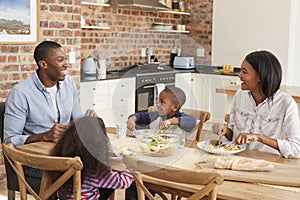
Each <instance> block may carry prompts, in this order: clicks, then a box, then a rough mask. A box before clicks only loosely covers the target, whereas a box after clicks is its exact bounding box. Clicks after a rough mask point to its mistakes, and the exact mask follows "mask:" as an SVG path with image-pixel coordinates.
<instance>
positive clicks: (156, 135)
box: [134, 129, 185, 157]
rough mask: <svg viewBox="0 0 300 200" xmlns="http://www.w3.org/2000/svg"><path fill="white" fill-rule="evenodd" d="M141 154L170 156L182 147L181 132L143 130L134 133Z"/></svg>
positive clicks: (182, 134) (182, 137) (182, 135)
mask: <svg viewBox="0 0 300 200" xmlns="http://www.w3.org/2000/svg"><path fill="white" fill-rule="evenodd" d="M134 134H135V137H136V138H137V140H138V141H139V142H138V144H139V147H140V149H141V151H142V152H143V154H145V155H148V156H156V157H163V156H168V155H171V154H172V153H173V152H174V151H175V150H176V149H178V148H179V147H181V146H183V145H184V140H185V137H184V133H183V132H182V131H174V130H172V131H168V130H153V129H143V130H137V131H134Z"/></svg>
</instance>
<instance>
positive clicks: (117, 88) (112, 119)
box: [80, 78, 135, 126]
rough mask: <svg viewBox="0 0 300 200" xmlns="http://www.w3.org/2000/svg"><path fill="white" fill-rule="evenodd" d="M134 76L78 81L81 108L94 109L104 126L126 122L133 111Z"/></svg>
mask: <svg viewBox="0 0 300 200" xmlns="http://www.w3.org/2000/svg"><path fill="white" fill-rule="evenodd" d="M134 100H135V78H123V79H112V80H102V81H92V82H82V83H80V104H81V106H82V108H83V110H86V109H88V108H89V109H94V110H95V111H96V113H97V115H98V116H99V117H101V118H102V119H103V120H104V123H105V125H106V126H116V124H117V123H123V122H126V120H127V117H128V116H129V115H130V114H133V113H134Z"/></svg>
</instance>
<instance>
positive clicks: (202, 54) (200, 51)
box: [197, 48, 204, 57]
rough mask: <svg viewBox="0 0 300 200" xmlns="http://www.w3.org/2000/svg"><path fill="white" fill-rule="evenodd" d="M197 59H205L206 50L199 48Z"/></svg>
mask: <svg viewBox="0 0 300 200" xmlns="http://www.w3.org/2000/svg"><path fill="white" fill-rule="evenodd" d="M197 57H204V49H203V48H197Z"/></svg>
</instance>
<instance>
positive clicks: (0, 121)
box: [0, 102, 5, 142]
mask: <svg viewBox="0 0 300 200" xmlns="http://www.w3.org/2000/svg"><path fill="white" fill-rule="evenodd" d="M4 112H5V102H1V103H0V138H1V142H3V128H4Z"/></svg>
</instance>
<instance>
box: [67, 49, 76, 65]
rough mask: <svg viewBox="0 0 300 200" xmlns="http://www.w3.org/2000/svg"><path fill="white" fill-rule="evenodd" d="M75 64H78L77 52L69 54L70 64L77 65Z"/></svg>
mask: <svg viewBox="0 0 300 200" xmlns="http://www.w3.org/2000/svg"><path fill="white" fill-rule="evenodd" d="M75 62H76V55H75V51H70V52H69V64H75Z"/></svg>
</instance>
